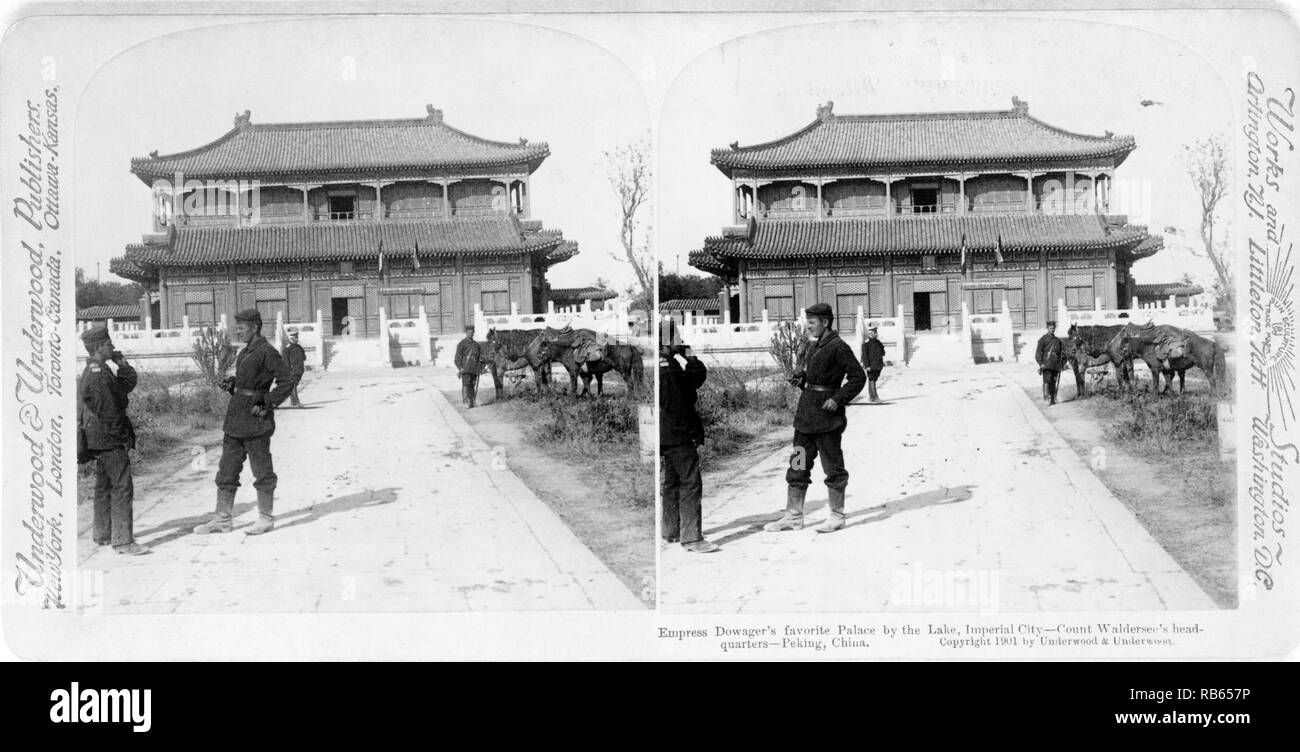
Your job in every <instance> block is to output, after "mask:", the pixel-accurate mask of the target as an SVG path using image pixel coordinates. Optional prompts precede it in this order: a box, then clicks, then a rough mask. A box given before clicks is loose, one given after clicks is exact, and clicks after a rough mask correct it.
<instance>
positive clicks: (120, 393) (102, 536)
mask: <svg viewBox="0 0 1300 752" xmlns="http://www.w3.org/2000/svg"><path fill="white" fill-rule="evenodd" d="M81 341H82V343H84V345H85V347H86V352H87V353H89V354H90V358H89V359H88V360H87V361H86V370H85V372H84V373H82V374H81V384H80V385H79V386H78V388H77V425H78V428H79V429H80V430H79V434H80V435H79V436H78V441H77V462H80V463H84V462H94V463H95V506H94V525H93V532H92V535H93V537H94V540H95V542H96V543H98V544H99V545H101V546H107V545H109V544H110V543H111V544H112V546H113V550H114V551H116V552H118V553H119V554H129V555H132V556H138V555H140V554H147V553H151V552H150V551H149V549H147V548H145V547H144V546H141V545H140V544H138V543H136V542H135V533H134V531H133V529H132V525H133V523H134V519H133V518H134V516H135V512H134V509H133V505H134V503H135V484H134V482H133V481H132V480H131V458H130V456H129V454H128V451H129V450H131V449H135V428H134V427H133V426H132V425H131V419H130V418H128V417H127V415H126V406H127V403H128V402H129V400H130V397H128V396H127V395H129V394H130V393H131V390H133V389H135V382H136V375H135V369H134V368H132V367H131V364H130V363H127V362H126V357H125V356H124V355H122V353H121V352H119V351H117V350H114V349H113V340H112V338H111V337H110V336H109V333H108V329H107V328H106V327H103V326H96V327H94V328H92V329H89V330H87V331H86V332H85V333H84V334H82V335H81ZM109 363H112V365H111V366H110V365H109ZM114 369H116V373H115V372H114ZM83 442H84V444H85V446H82V444H83Z"/></svg>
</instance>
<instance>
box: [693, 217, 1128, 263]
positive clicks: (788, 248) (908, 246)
mask: <svg viewBox="0 0 1300 752" xmlns="http://www.w3.org/2000/svg"><path fill="white" fill-rule="evenodd" d="M754 227H755V229H754V235H753V236H752V237H750V238H748V239H737V238H709V239H708V240H706V241H705V245H704V250H706V251H708V252H709V253H710V254H711V255H712V256H713V257H715V258H717V259H719V260H721V259H726V258H781V257H791V256H802V257H811V256H865V255H876V254H885V253H910V254H917V253H947V252H955V251H959V250H960V249H961V244H962V238H963V236H964V237H965V239H966V247H967V249H969V250H972V251H991V250H993V248H994V247H996V246H997V243H998V239H999V238H1001V241H1002V250H1003V251H1009V250H1028V249H1039V248H1053V249H1084V248H1121V247H1123V246H1130V245H1136V244H1137V243H1138V242H1140V241H1141V240H1142V239H1143V238H1144V237H1146V230H1145V228H1142V227H1137V226H1134V225H1113V224H1111V223H1109V222H1107V221H1106V220H1104V219H1103V218H1101V217H1099V216H1097V215H1092V214H1085V215H1050V214H989V215H977V214H967V215H960V216H958V215H953V216H938V217H936V216H933V215H925V216H913V217H908V216H900V217H894V218H886V219H861V218H853V219H826V220H822V221H772V222H758V223H756V224H755V226H754ZM692 263H694V261H693V260H692ZM697 268H699V267H697Z"/></svg>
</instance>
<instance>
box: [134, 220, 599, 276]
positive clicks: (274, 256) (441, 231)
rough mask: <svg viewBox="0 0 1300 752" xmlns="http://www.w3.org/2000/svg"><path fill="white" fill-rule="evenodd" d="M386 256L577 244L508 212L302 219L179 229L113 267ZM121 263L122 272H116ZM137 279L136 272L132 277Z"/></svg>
mask: <svg viewBox="0 0 1300 752" xmlns="http://www.w3.org/2000/svg"><path fill="white" fill-rule="evenodd" d="M381 241H382V244H383V245H382V247H383V251H384V254H385V255H386V256H387V257H388V258H406V257H409V256H411V254H412V253H413V252H414V251H415V249H416V248H417V246H418V248H419V255H420V256H425V257H428V256H438V255H447V254H453V253H460V254H467V255H499V254H508V253H543V254H545V255H544V256H542V259H543V260H544V261H545V262H546V263H547V264H548V265H549V264H553V263H558V262H560V261H563V260H565V259H567V258H571V257H572V256H574V255H576V254H577V252H578V246H577V243H575V242H573V241H566V240H565V239H564V236H563V234H562V233H560V232H559V231H556V230H544V231H541V232H527V231H525V230H524V229H523V228H522V227H521V226H520V224H519V222H518V221H517V220H516V219H514V218H513V217H511V216H509V215H500V216H489V217H475V218H461V219H451V220H423V221H385V222H318V223H313V224H305V225H259V226H256V227H218V228H182V229H177V230H176V231H175V234H174V236H173V237H172V240H171V241H170V242H169V243H167V244H163V245H141V244H135V245H129V246H127V253H126V256H125V257H124V258H122V259H114V261H113V264H111V265H110V269H112V270H113V272H114V273H115V274H119V275H121V276H127V274H125V273H124V272H135V271H136V270H139V273H140V274H141V275H147V274H148V273H149V272H150V271H151V268H156V267H160V266H167V267H176V266H196V265H202V264H249V263H259V262H272V261H316V260H331V261H332V260H354V259H374V258H378V256H379V250H380V247H381V246H380V243H381ZM119 269H120V270H121V271H119ZM128 278H129V279H132V278H134V277H128Z"/></svg>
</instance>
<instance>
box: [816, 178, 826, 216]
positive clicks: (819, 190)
mask: <svg viewBox="0 0 1300 752" xmlns="http://www.w3.org/2000/svg"><path fill="white" fill-rule="evenodd" d="M825 182H826V179H825V178H823V177H821V176H820V175H819V176H818V177H817V219H821V218H822V216H823V215H824V214H825V213H826V210H825V209H824V208H822V185H823V183H825Z"/></svg>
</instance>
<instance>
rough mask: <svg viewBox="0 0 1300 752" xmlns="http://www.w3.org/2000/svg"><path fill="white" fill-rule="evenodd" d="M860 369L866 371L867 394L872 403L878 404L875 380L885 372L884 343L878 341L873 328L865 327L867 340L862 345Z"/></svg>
mask: <svg viewBox="0 0 1300 752" xmlns="http://www.w3.org/2000/svg"><path fill="white" fill-rule="evenodd" d="M862 367H863V368H865V369H867V394H868V395H869V396H870V398H871V401H872V402H879V401H880V396H879V395H877V394H876V379H879V378H880V372H881V371H883V370H885V343H883V342H881V341H880V336H879V332H878V331H877V330H876V327H875V326H870V327H867V339H866V340H865V341H864V342H863V343H862Z"/></svg>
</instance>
